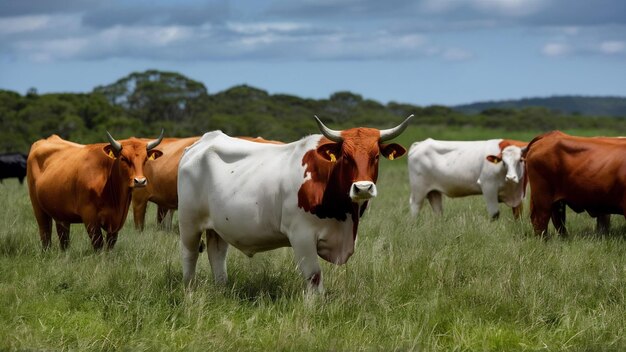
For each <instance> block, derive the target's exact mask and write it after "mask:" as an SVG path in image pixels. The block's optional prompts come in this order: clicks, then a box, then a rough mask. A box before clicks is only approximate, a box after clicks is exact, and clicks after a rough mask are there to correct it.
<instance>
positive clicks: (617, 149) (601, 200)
mask: <svg viewBox="0 0 626 352" xmlns="http://www.w3.org/2000/svg"><path fill="white" fill-rule="evenodd" d="M625 154H626V140H624V139H622V138H606V137H594V138H589V137H575V136H570V135H567V134H565V133H563V132H560V131H552V132H549V133H546V134H543V135H541V136H538V137H536V138H535V139H533V140H532V141H531V142H530V144H529V145H528V152H527V156H526V169H527V174H528V179H529V182H530V190H531V195H530V206H531V209H530V218H531V221H532V224H533V228H534V230H535V233H536V234H538V235H541V234H544V233H545V232H546V230H547V227H548V222H549V221H550V218H552V223H553V225H554V227H555V228H556V229H557V231H558V232H559V233H560V234H561V235H563V236H566V235H567V229H566V228H565V206H566V205H567V206H569V207H570V208H572V210H574V211H575V212H577V213H580V212H583V211H587V212H588V213H589V214H590V215H591V216H593V217H597V230H598V231H599V232H606V231H608V227H609V222H608V221H609V215H608V214H622V215H624V214H625V213H624V210H625V209H626V174H625V173H624V172H623V170H624V169H626V160H624V155H625Z"/></svg>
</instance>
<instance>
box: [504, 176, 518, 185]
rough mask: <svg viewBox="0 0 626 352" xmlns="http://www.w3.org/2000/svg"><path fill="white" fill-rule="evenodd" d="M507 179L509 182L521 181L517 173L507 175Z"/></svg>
mask: <svg viewBox="0 0 626 352" xmlns="http://www.w3.org/2000/svg"><path fill="white" fill-rule="evenodd" d="M505 180H506V181H507V182H513V183H519V178H518V177H517V175H506V177H505Z"/></svg>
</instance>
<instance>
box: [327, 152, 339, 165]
mask: <svg viewBox="0 0 626 352" xmlns="http://www.w3.org/2000/svg"><path fill="white" fill-rule="evenodd" d="M326 154H328V156H330V161H331V162H333V163H334V162H335V161H337V158H336V157H335V154H333V153H331V152H330V150H327V151H326Z"/></svg>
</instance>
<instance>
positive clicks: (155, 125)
mask: <svg viewBox="0 0 626 352" xmlns="http://www.w3.org/2000/svg"><path fill="white" fill-rule="evenodd" d="M410 114H414V115H415V118H413V120H412V122H411V123H412V124H415V125H431V126H432V125H441V126H476V127H483V128H497V129H504V130H515V131H519V130H533V131H549V130H553V129H565V128H581V129H592V128H593V129H611V130H612V131H615V132H616V133H621V134H626V119H624V118H618V117H601V116H582V115H579V114H564V113H560V112H557V111H552V110H549V109H547V108H542V107H527V108H523V109H512V108H490V109H486V110H483V111H481V112H479V113H473V114H466V113H462V112H459V111H456V110H454V109H453V108H450V107H446V106H440V105H433V106H425V107H421V106H417V105H411V104H402V103H397V102H390V103H388V104H381V103H379V102H377V101H374V100H370V99H365V98H363V97H362V96H361V95H358V94H355V93H352V92H337V93H334V94H332V95H331V96H330V97H329V98H328V99H303V98H300V97H297V96H293V95H287V94H269V93H268V92H266V91H264V90H261V89H258V88H255V87H250V86H247V85H239V86H235V87H232V88H230V89H227V90H225V91H222V92H218V93H215V94H209V92H208V91H207V89H206V87H205V86H204V85H203V84H202V83H200V82H198V81H194V80H192V79H190V78H188V77H185V76H183V75H181V74H178V73H175V72H163V71H156V70H149V71H145V72H136V73H131V74H130V75H128V76H126V77H124V78H121V79H119V80H118V81H116V82H114V83H112V84H110V85H106V86H99V87H96V88H95V89H94V90H93V91H92V92H90V93H80V94H75V93H53V94H38V93H37V91H36V90H35V89H31V90H30V91H29V92H28V93H26V94H25V95H20V94H19V93H16V92H13V91H8V90H0V121H1V123H2V129H0V152H6V151H20V152H25V153H26V152H28V150H29V148H30V145H31V144H32V143H33V142H34V141H36V140H38V139H41V138H45V137H48V136H50V135H52V134H58V135H59V136H61V137H62V138H64V139H68V140H71V141H74V142H78V143H96V142H103V141H104V136H105V131H107V130H108V131H109V132H111V134H112V135H113V136H114V137H115V138H118V139H121V138H127V137H130V136H141V137H154V136H157V135H158V134H159V132H160V130H161V128H164V129H165V131H166V136H168V137H186V136H193V135H201V134H203V133H205V132H207V131H210V130H215V129H220V130H222V131H224V132H225V133H227V134H229V135H233V136H255V137H256V136H262V137H264V138H267V139H276V140H282V141H293V140H296V139H299V138H301V137H302V136H305V135H307V134H311V133H315V132H316V131H317V127H316V125H315V122H314V121H313V118H312V116H313V115H317V116H318V117H320V119H321V120H322V121H323V122H324V123H327V124H328V125H329V126H331V127H332V128H336V129H341V128H347V127H354V126H369V127H378V128H388V127H390V126H395V125H396V124H397V123H398V122H399V121H401V120H402V119H403V118H404V117H406V116H408V115H410Z"/></svg>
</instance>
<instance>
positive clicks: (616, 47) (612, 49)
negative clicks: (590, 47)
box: [600, 40, 626, 54]
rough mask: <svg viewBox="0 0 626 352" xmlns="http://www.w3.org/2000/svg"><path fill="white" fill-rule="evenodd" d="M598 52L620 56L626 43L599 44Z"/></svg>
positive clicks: (614, 41)
mask: <svg viewBox="0 0 626 352" xmlns="http://www.w3.org/2000/svg"><path fill="white" fill-rule="evenodd" d="M600 51H601V52H602V53H604V54H620V53H624V52H625V51H626V43H625V42H623V41H617V40H611V41H605V42H602V43H600Z"/></svg>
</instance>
